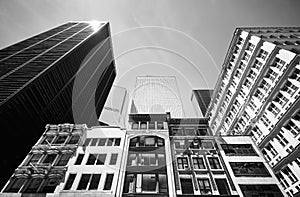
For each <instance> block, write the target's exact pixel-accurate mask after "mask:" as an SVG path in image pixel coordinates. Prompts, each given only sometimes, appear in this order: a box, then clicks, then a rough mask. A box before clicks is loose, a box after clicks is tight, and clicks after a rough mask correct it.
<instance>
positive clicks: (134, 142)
mask: <svg viewBox="0 0 300 197" xmlns="http://www.w3.org/2000/svg"><path fill="white" fill-rule="evenodd" d="M164 145H165V142H164V139H163V138H160V137H157V136H138V137H134V138H132V139H131V140H130V144H129V147H162V146H164Z"/></svg>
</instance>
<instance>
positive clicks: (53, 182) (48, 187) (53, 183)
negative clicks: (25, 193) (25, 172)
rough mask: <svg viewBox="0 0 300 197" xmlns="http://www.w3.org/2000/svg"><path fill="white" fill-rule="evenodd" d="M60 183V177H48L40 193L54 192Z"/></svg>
mask: <svg viewBox="0 0 300 197" xmlns="http://www.w3.org/2000/svg"><path fill="white" fill-rule="evenodd" d="M59 183H60V179H59V178H57V177H56V178H47V179H46V180H45V182H44V183H43V185H44V186H43V187H42V188H41V190H40V191H39V192H40V193H53V192H54V190H55V188H56V187H57V185H58V184H59Z"/></svg>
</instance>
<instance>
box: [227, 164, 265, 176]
mask: <svg viewBox="0 0 300 197" xmlns="http://www.w3.org/2000/svg"><path fill="white" fill-rule="evenodd" d="M230 166H231V168H232V170H233V173H234V175H235V176H237V177H240V176H250V177H251V176H254V177H259V176H260V177H269V176H271V175H270V173H269V172H268V170H267V168H266V167H265V165H264V164H263V163H262V162H230Z"/></svg>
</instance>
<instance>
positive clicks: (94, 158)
mask: <svg viewBox="0 0 300 197" xmlns="http://www.w3.org/2000/svg"><path fill="white" fill-rule="evenodd" d="M106 156H107V154H89V157H88V159H87V161H86V164H85V165H104V164H105V160H106ZM83 157H84V154H78V156H77V158H76V161H75V164H74V165H81V164H82V160H83ZM117 159H118V154H117V153H112V154H111V156H110V161H109V165H116V163H117Z"/></svg>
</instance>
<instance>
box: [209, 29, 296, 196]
mask: <svg viewBox="0 0 300 197" xmlns="http://www.w3.org/2000/svg"><path fill="white" fill-rule="evenodd" d="M299 44H300V28H299V27H272V28H271V27H270V28H269V27H266V28H237V29H236V31H235V33H234V36H233V38H232V41H231V43H230V46H229V50H228V52H227V55H226V58H225V61H224V64H223V67H222V71H221V73H220V76H219V79H218V81H217V84H216V87H215V91H214V94H213V98H212V101H211V104H210V106H209V108H208V111H207V114H206V115H207V117H209V118H210V120H209V124H210V127H211V129H212V131H213V133H214V134H216V135H218V134H227V135H251V136H252V138H253V139H254V140H255V142H256V144H257V145H258V146H259V148H260V150H261V151H262V153H263V154H264V156H265V157H266V159H267V160H268V162H269V164H270V166H271V167H272V169H273V170H274V172H275V174H276V176H277V177H278V178H279V180H280V181H281V183H282V185H283V187H284V188H285V191H286V192H287V194H288V195H289V196H299V195H300V168H299V167H300V158H299V155H300V149H299V144H300V140H299V139H300V138H299V137H300V135H299V134H300V112H299V106H300V99H299V95H300V94H299V93H300V63H299V60H300V57H299V52H300V46H299Z"/></svg>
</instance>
